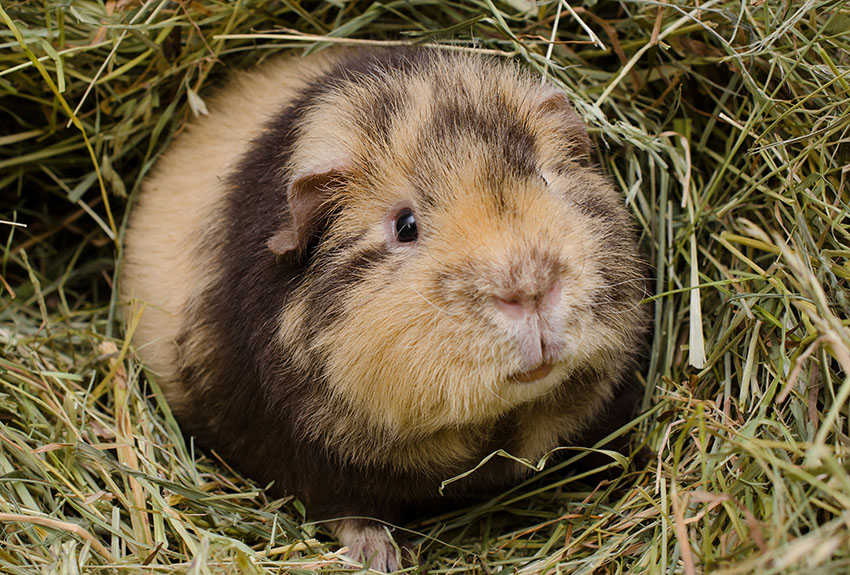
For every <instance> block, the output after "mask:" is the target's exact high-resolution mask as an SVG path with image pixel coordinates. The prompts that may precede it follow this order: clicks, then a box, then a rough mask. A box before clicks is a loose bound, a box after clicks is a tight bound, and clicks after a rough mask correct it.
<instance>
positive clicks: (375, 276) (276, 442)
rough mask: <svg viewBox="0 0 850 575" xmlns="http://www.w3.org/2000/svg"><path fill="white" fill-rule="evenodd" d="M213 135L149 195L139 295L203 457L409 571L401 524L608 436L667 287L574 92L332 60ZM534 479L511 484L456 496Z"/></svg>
mask: <svg viewBox="0 0 850 575" xmlns="http://www.w3.org/2000/svg"><path fill="white" fill-rule="evenodd" d="M209 109H210V113H209V115H208V116H204V117H200V118H198V119H197V120H193V121H192V122H190V123H189V125H188V126H187V128H186V130H185V132H184V133H182V134H180V135H179V136H178V137H177V138H176V140H175V142H174V144H173V145H172V146H171V147H170V148H169V149H168V150H167V151H166V152H165V153H164V154H163V155H162V157H161V158H160V159H159V160H158V163H157V166H156V167H155V170H154V171H153V173H152V175H151V176H150V177H148V178H147V179H146V181H145V182H144V184H143V186H142V190H141V193H140V195H139V198H138V203H137V205H136V206H134V208H133V211H132V213H131V217H130V222H129V227H128V230H127V233H126V238H125V251H124V255H123V264H122V265H123V271H122V275H121V278H120V286H121V296H122V300H123V301H124V302H127V306H126V307H127V309H131V308H133V307H134V306H135V305H136V304H137V303H143V304H144V305H145V307H144V310H143V311H142V313H141V316H140V321H139V323H138V327H137V329H136V331H135V334H134V344H135V347H136V349H137V351H138V354H139V355H140V357H141V359H142V360H143V362H144V363H145V364H146V365H147V367H148V369H149V371H150V373H151V374H152V375H153V377H155V378H156V379H157V380H158V382H159V384H160V386H161V387H162V389H163V391H164V393H165V395H166V397H167V399H168V401H169V403H170V405H171V406H172V409H173V411H174V412H175V414H176V415H177V418H178V420H179V421H180V423H181V426H182V428H183V431H184V432H185V433H187V434H189V435H192V436H195V437H196V438H197V439H198V441H199V442H200V443H201V444H202V445H203V446H206V447H209V448H212V449H215V450H216V452H218V453H219V454H221V455H223V456H224V457H225V458H226V459H227V460H229V461H230V462H232V463H233V464H235V465H236V466H237V468H238V469H240V470H242V471H243V472H245V473H247V474H248V475H249V476H251V477H254V478H256V479H258V480H261V481H264V482H274V483H273V485H274V488H276V489H277V490H278V491H279V492H283V493H288V494H292V495H295V496H297V497H298V498H300V499H301V501H303V503H304V504H305V506H306V509H307V511H308V513H309V514H310V516H311V517H312V518H314V519H322V520H325V519H328V520H331V519H332V521H330V523H329V524H330V525H331V529H332V531H333V533H334V535H335V536H336V537H337V538H338V540H339V542H340V543H341V544H342V545H344V546H346V547H348V548H349V553H350V554H351V556H352V557H354V558H355V559H358V560H364V561H366V562H369V563H370V564H371V566H372V567H373V568H376V569H379V570H384V571H391V570H394V569H396V568H397V567H398V565H399V563H398V557H397V552H396V550H397V546H396V545H394V542H393V541H392V538H391V536H390V535H389V534H388V532H387V530H386V529H384V528H383V526H382V524H381V523H380V522H381V521H387V522H395V521H398V520H399V519H400V518H401V517H403V515H404V513H405V512H406V511H407V510H409V509H411V508H422V507H423V506H427V505H430V504H431V503H432V502H436V501H438V500H439V499H440V497H441V496H440V494H439V487H440V485H441V482H443V481H444V480H446V479H448V478H451V477H454V476H457V475H459V474H461V473H462V472H464V471H467V470H469V469H471V468H473V467H475V466H476V465H477V464H478V463H479V462H480V461H481V460H482V459H483V458H485V457H486V456H487V455H488V454H491V453H492V452H494V451H496V450H498V449H504V450H505V451H507V452H509V453H511V454H513V455H515V456H517V457H519V458H525V459H527V460H530V461H536V460H537V458H539V457H541V456H543V455H544V454H546V453H547V452H549V451H551V450H552V449H554V448H556V447H558V446H563V445H570V444H571V442H573V441H575V440H576V438H577V437H578V436H579V435H580V434H581V433H583V432H585V431H586V430H588V429H590V428H592V427H593V426H594V425H595V424H596V422H598V420H599V419H600V418H601V417H603V415H604V413H605V410H606V409H607V407H606V406H607V404H608V402H609V401H610V400H611V398H612V396H614V395H615V394H616V393H617V390H618V389H620V387H619V386H620V385H621V384H622V381H623V380H624V377H625V376H626V375H627V373H628V372H629V371H630V370H631V369H632V368H633V367H634V361H633V359H634V356H635V350H637V349H639V348H640V343H639V340H640V339H642V337H643V334H644V332H645V326H646V323H647V322H646V317H645V312H644V308H643V307H641V306H640V305H639V303H640V301H641V299H642V297H643V296H644V292H645V289H644V288H645V285H644V281H643V276H644V274H645V266H644V262H643V260H642V259H641V256H640V254H639V250H638V247H637V239H636V234H635V232H634V229H633V224H632V221H631V217H630V215H629V213H628V211H627V209H626V207H625V205H624V200H623V198H622V196H621V194H619V193H618V192H617V191H615V190H614V188H613V187H612V185H611V184H610V182H609V181H608V180H607V179H606V178H605V177H604V176H603V175H602V174H601V173H600V171H599V170H598V169H597V168H596V167H594V166H593V165H592V161H591V143H590V140H589V137H588V135H587V132H586V130H585V128H584V126H583V124H582V122H581V120H580V118H579V117H578V115H577V114H576V113H575V112H574V110H573V109H572V108H571V106H570V104H569V102H568V100H567V98H566V97H565V96H564V94H563V93H562V92H560V91H558V90H557V89H555V88H554V87H552V86H549V85H546V84H545V83H541V81H540V78H537V77H534V76H533V75H531V74H530V73H528V72H525V71H523V70H522V69H521V68H520V67H518V66H517V65H515V64H513V63H510V62H503V61H496V60H493V59H487V58H482V57H479V56H475V55H470V54H464V53H459V52H446V51H441V50H437V49H383V50H355V51H352V50H338V51H333V50H331V51H327V52H322V53H320V54H318V55H313V56H309V57H307V58H303V59H301V58H295V59H282V60H276V61H272V62H270V63H267V64H264V65H262V66H260V67H259V68H258V69H257V70H255V71H251V72H242V73H239V74H237V75H236V76H235V78H234V79H233V80H232V81H231V82H230V83H229V84H228V85H227V87H225V88H224V89H222V90H221V91H220V92H219V93H218V94H217V95H214V96H213V97H211V98H210V107H209ZM130 302H136V304H133V305H131V303H130ZM528 473H529V470H528V467H526V466H523V465H521V464H519V463H517V462H516V461H514V460H511V459H509V458H498V457H497V458H492V459H491V460H490V461H489V462H488V463H487V464H486V465H484V466H483V467H482V468H481V469H479V470H477V471H476V472H475V473H472V474H470V475H468V476H466V477H465V478H464V479H462V480H460V481H457V482H454V483H452V484H451V485H450V486H449V487H450V489H451V490H452V493H450V494H449V495H450V496H451V497H453V498H462V497H463V496H464V495H465V494H474V493H479V492H482V491H483V490H490V491H492V490H495V489H498V488H500V487H501V486H505V485H508V484H510V483H511V482H516V481H518V480H520V479H522V478H523V477H525V476H526V475H527V474H528ZM363 518H373V519H374V521H373V520H369V519H363Z"/></svg>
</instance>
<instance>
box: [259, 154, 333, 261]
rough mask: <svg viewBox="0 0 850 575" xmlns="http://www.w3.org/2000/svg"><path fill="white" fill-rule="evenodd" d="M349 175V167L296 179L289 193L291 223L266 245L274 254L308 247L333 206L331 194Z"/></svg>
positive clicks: (297, 175) (295, 177)
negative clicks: (318, 225) (331, 205)
mask: <svg viewBox="0 0 850 575" xmlns="http://www.w3.org/2000/svg"><path fill="white" fill-rule="evenodd" d="M347 173H348V170H347V169H346V168H344V167H335V168H331V169H329V170H327V171H319V172H308V173H303V174H296V175H295V176H293V178H292V181H291V182H290V183H289V187H288V188H287V190H286V201H287V204H288V205H289V221H287V222H286V223H285V224H284V225H283V226H281V228H280V229H279V230H278V231H277V232H275V234H274V235H273V236H272V237H271V239H269V241H268V242H267V243H266V245H267V246H268V247H269V249H270V250H271V251H272V252H274V253H275V254H277V255H284V254H289V253H293V252H295V253H299V252H302V251H303V250H304V249H306V248H307V244H308V243H309V242H310V238H311V236H312V235H313V233H314V232H315V227H316V225H317V224H318V223H319V222H320V221H321V220H322V216H323V215H324V214H325V212H326V211H327V209H328V207H329V202H328V200H329V198H330V197H331V194H332V193H333V191H334V190H335V189H337V188H338V187H339V186H340V185H341V184H342V182H343V181H344V179H345V177H346V175H347Z"/></svg>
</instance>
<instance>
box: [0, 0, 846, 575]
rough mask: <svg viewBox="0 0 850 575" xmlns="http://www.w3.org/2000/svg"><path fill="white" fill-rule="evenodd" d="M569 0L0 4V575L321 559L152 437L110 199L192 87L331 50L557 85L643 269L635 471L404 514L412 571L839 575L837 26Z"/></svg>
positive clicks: (285, 565) (333, 566)
mask: <svg viewBox="0 0 850 575" xmlns="http://www.w3.org/2000/svg"><path fill="white" fill-rule="evenodd" d="M586 4H587V5H586V6H584V7H582V6H570V5H568V4H567V3H565V2H560V3H559V2H556V1H554V0H553V1H548V2H531V1H529V0H505V1H495V0H483V1H475V0H467V1H459V0H458V1H455V2H437V1H434V0H406V1H405V0H388V1H385V2H368V1H367V2H361V1H349V2H343V1H341V0H327V1H306V0H305V1H303V2H299V1H297V0H292V1H286V0H283V1H277V2H270V1H257V0H241V1H239V2H192V1H190V0H177V1H166V0H144V1H139V0H120V1H115V0H108V1H100V2H98V1H73V2H71V1H68V0H61V1H60V0H43V1H42V2H13V1H5V0H4V1H3V2H2V3H0V20H2V24H0V42H2V46H0V130H2V131H0V193H1V194H2V203H0V219H2V220H3V223H2V224H0V232H2V234H3V235H4V236H5V237H4V239H3V244H4V251H3V259H2V267H0V275H1V276H2V278H3V281H2V288H0V289H2V299H1V300H0V307H2V317H0V322H2V323H0V343H2V346H3V351H2V358H0V541H2V543H0V571H3V572H9V573H21V574H24V573H26V574H30V573H33V572H34V571H35V570H39V571H43V572H57V573H78V572H80V570H85V571H86V572H95V573H96V572H102V571H108V570H111V569H112V568H114V567H117V568H121V569H122V570H125V569H126V570H127V571H132V572H138V573H143V572H144V573H146V572H157V573H159V572H163V573H166V572H187V573H231V572H232V573H258V572H261V571H267V572H292V573H302V572H305V573H306V572H312V571H314V570H324V571H335V570H350V569H352V568H353V567H352V566H351V565H347V566H346V565H345V564H344V563H339V562H336V561H335V556H334V554H333V551H334V550H335V547H334V544H333V543H329V542H328V539H327V538H326V537H325V536H324V535H323V531H322V528H321V526H317V525H312V524H305V523H304V519H303V510H302V508H301V507H300V505H299V504H298V503H297V502H296V501H292V500H270V499H268V498H267V497H266V495H265V494H264V493H263V491H262V487H261V486H257V485H254V484H252V483H251V482H248V481H246V480H245V479H243V478H241V477H240V476H239V475H238V474H236V473H234V472H233V471H231V470H230V469H229V468H228V467H227V465H226V464H224V463H223V462H221V461H219V460H218V459H217V458H216V457H215V455H214V454H206V455H202V454H200V453H196V452H195V450H194V449H193V446H192V445H191V444H188V445H187V444H186V443H185V442H184V440H183V439H182V438H181V436H180V434H179V432H178V429H177V426H176V424H175V423H174V420H173V419H172V417H171V415H170V413H169V411H168V408H167V406H166V405H164V404H163V403H162V402H161V401H160V400H159V397H158V395H157V394H156V389H155V385H154V383H152V382H149V381H147V380H146V378H145V377H144V375H143V374H142V373H141V370H140V367H139V365H138V364H137V363H136V362H135V360H134V359H133V356H132V351H131V350H130V349H129V347H128V346H127V343H126V341H124V340H123V339H122V336H123V329H122V328H121V327H120V325H119V322H118V321H117V320H116V304H117V302H116V299H115V295H114V292H113V290H112V287H113V281H114V278H115V275H116V264H117V263H120V256H121V250H120V245H121V236H122V231H123V227H124V224H125V222H126V212H127V210H126V208H127V206H128V205H130V204H131V203H132V197H133V195H134V194H135V193H136V192H137V190H138V186H139V181H140V179H141V178H142V177H143V176H144V174H145V173H146V172H147V171H148V170H149V169H150V167H151V165H152V164H153V162H154V161H155V159H156V156H157V154H159V153H160V152H161V151H162V150H163V149H164V148H165V147H166V146H167V144H168V143H169V141H170V140H171V139H172V138H173V137H174V136H175V134H176V133H178V132H179V131H180V129H181V127H182V126H183V125H184V124H185V122H186V120H187V119H188V118H189V117H190V116H191V115H192V114H193V113H198V112H199V111H201V110H202V109H203V97H204V95H205V94H206V93H207V89H208V88H212V87H214V86H215V85H216V84H217V83H218V82H219V80H220V79H221V78H222V77H223V75H224V74H225V72H226V70H227V69H230V68H240V67H246V66H249V65H251V64H252V63H254V62H256V61H258V60H261V59H263V58H265V57H267V56H269V55H271V54H273V53H277V52H279V51H282V50H285V49H286V50H293V51H296V52H301V53H304V52H310V51H313V50H318V49H321V47H323V46H325V45H326V44H327V43H328V42H335V43H336V42H338V43H347V42H349V41H353V39H359V41H361V42H362V41H367V40H368V41H376V40H392V41H402V42H405V43H441V44H447V45H452V46H455V47H458V48H461V47H463V48H473V49H476V50H481V51H486V52H488V53H493V54H500V55H502V56H504V57H512V58H516V59H518V60H521V61H525V62H526V63H527V64H528V66H529V67H530V68H532V69H533V70H535V71H536V72H537V73H539V74H541V75H544V76H546V77H547V78H549V79H550V80H551V81H553V82H555V83H556V84H558V85H560V86H561V87H562V88H563V89H564V90H565V91H566V92H567V93H568V94H569V95H570V97H571V98H572V99H573V100H574V102H575V104H576V107H577V108H578V110H579V111H580V113H581V114H582V115H583V116H584V117H585V118H586V119H587V121H588V123H589V125H590V126H591V127H592V133H593V136H594V138H595V140H596V143H597V146H598V154H599V160H600V162H601V163H602V164H603V165H604V166H605V169H606V170H607V171H608V172H609V173H610V174H611V177H612V179H613V180H614V181H615V182H616V183H617V185H618V186H619V187H621V188H622V190H623V193H624V194H625V196H626V198H627V201H628V203H629V205H630V206H631V207H632V208H633V210H634V213H635V216H636V218H637V219H638V221H639V222H640V225H641V226H642V229H643V231H644V239H645V244H646V249H647V252H648V253H649V254H650V257H651V259H652V261H653V263H654V265H655V269H654V273H655V288H656V291H657V293H658V295H657V296H656V297H654V298H652V299H651V300H650V301H648V302H647V304H646V305H650V306H654V310H655V331H654V338H653V341H652V347H651V352H650V353H649V359H648V367H647V368H646V370H645V371H644V373H643V374H641V376H640V377H642V378H643V380H645V382H646V394H645V397H644V400H643V405H642V407H643V410H644V415H642V416H641V417H640V418H639V419H637V420H636V421H635V422H634V423H633V427H634V428H635V429H636V432H637V434H636V437H637V438H638V440H639V443H641V444H642V445H645V446H647V447H649V448H650V449H651V450H653V451H654V452H656V453H657V458H654V459H652V460H651V461H650V463H649V464H648V465H639V466H637V468H636V469H631V470H628V469H623V468H622V467H621V465H620V462H619V461H618V460H616V459H611V463H610V467H612V468H613V469H615V470H617V473H615V474H614V475H613V476H612V477H611V478H610V479H608V480H605V481H602V482H599V481H598V480H594V481H590V482H583V481H582V478H581V477H574V476H569V475H565V474H563V473H560V472H559V470H558V469H555V470H552V471H547V472H544V473H543V474H541V475H539V476H537V477H536V478H534V479H532V480H530V481H529V482H527V483H526V484H524V485H523V486H520V487H519V488H516V489H514V490H512V491H510V492H508V493H506V494H504V495H503V496H500V497H498V498H496V499H495V500H493V501H490V502H488V503H486V504H482V505H480V506H477V507H474V508H470V509H466V510H461V511H458V512H456V513H453V514H451V515H449V516H446V517H442V518H431V519H428V520H424V521H422V522H420V523H419V524H416V525H410V526H407V527H409V528H410V529H412V530H414V533H412V534H411V538H412V539H413V541H414V542H416V543H421V544H422V562H423V565H424V566H427V567H429V568H430V569H431V570H432V572H434V573H440V572H444V571H449V570H451V571H453V572H484V573H513V572H520V573H575V574H584V573H588V574H589V573H686V574H692V573H701V572H712V573H725V574H732V573H765V574H766V573H807V574H808V573H818V574H830V573H846V572H848V569H850V511H848V509H850V473H848V455H850V452H849V451H848V419H847V415H848V414H847V399H848V395H850V381H848V379H847V375H848V373H850V330H848V323H850V322H848V319H847V318H848V317H850V313H848V312H850V310H848V307H850V301H848V283H847V280H848V277H850V263H848V261H850V260H848V256H850V241H849V240H850V233H848V188H847V179H848V171H850V148H848V138H850V107H848V101H850V50H848V44H850V34H848V30H850V8H848V5H847V3H846V2H843V1H835V0H829V1H824V0H807V1H791V0H785V1H781V0H778V1H775V2H773V1H770V2H767V1H764V0H734V1H725V0H707V1H706V0H701V1H699V2H696V1H680V0H669V1H665V0H659V1H648V0H632V1H622V2H613V1H611V2H609V1H600V2H595V1H594V2H587V3H586ZM550 40H554V43H551V42H550ZM24 226H25V227H24ZM697 286H698V287H699V289H693V288H695V287H697ZM577 457H581V454H579V455H577Z"/></svg>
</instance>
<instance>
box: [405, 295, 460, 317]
mask: <svg viewBox="0 0 850 575" xmlns="http://www.w3.org/2000/svg"><path fill="white" fill-rule="evenodd" d="M410 289H412V290H413V291H414V292H416V295H418V296H419V297H421V298H422V299H424V300H425V302H426V303H427V304H428V305H430V306H431V307H433V308H434V309H435V310H437V311H438V312H440V313H443V314H445V315H447V316H451V315H453V314H452V313H451V312H450V311H448V310H446V309H443V308H441V307H440V306H438V305H436V304H435V303H433V302H432V301H430V300H429V299H428V298H427V297H425V296H424V295H422V293H420V292H419V290H417V289H416V288H415V287H411V288H410ZM452 323H454V322H452Z"/></svg>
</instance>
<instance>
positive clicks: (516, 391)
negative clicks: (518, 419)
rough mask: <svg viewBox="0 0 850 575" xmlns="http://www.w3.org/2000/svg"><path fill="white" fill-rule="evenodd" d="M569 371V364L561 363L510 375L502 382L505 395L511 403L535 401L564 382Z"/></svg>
mask: <svg viewBox="0 0 850 575" xmlns="http://www.w3.org/2000/svg"><path fill="white" fill-rule="evenodd" d="M568 371H569V368H568V366H567V363H566V362H559V363H546V364H541V365H539V366H537V367H536V368H535V369H532V370H526V371H519V372H515V373H510V374H508V375H507V376H505V377H504V378H503V381H502V385H501V387H502V389H503V395H504V396H505V399H508V401H510V402H511V403H522V402H524V401H529V400H531V399H535V398H537V397H539V396H540V395H542V394H544V393H546V392H547V391H549V389H551V388H553V387H555V386H557V385H558V384H559V383H560V382H561V381H563V380H564V378H565V377H566V376H567V372H568Z"/></svg>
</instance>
